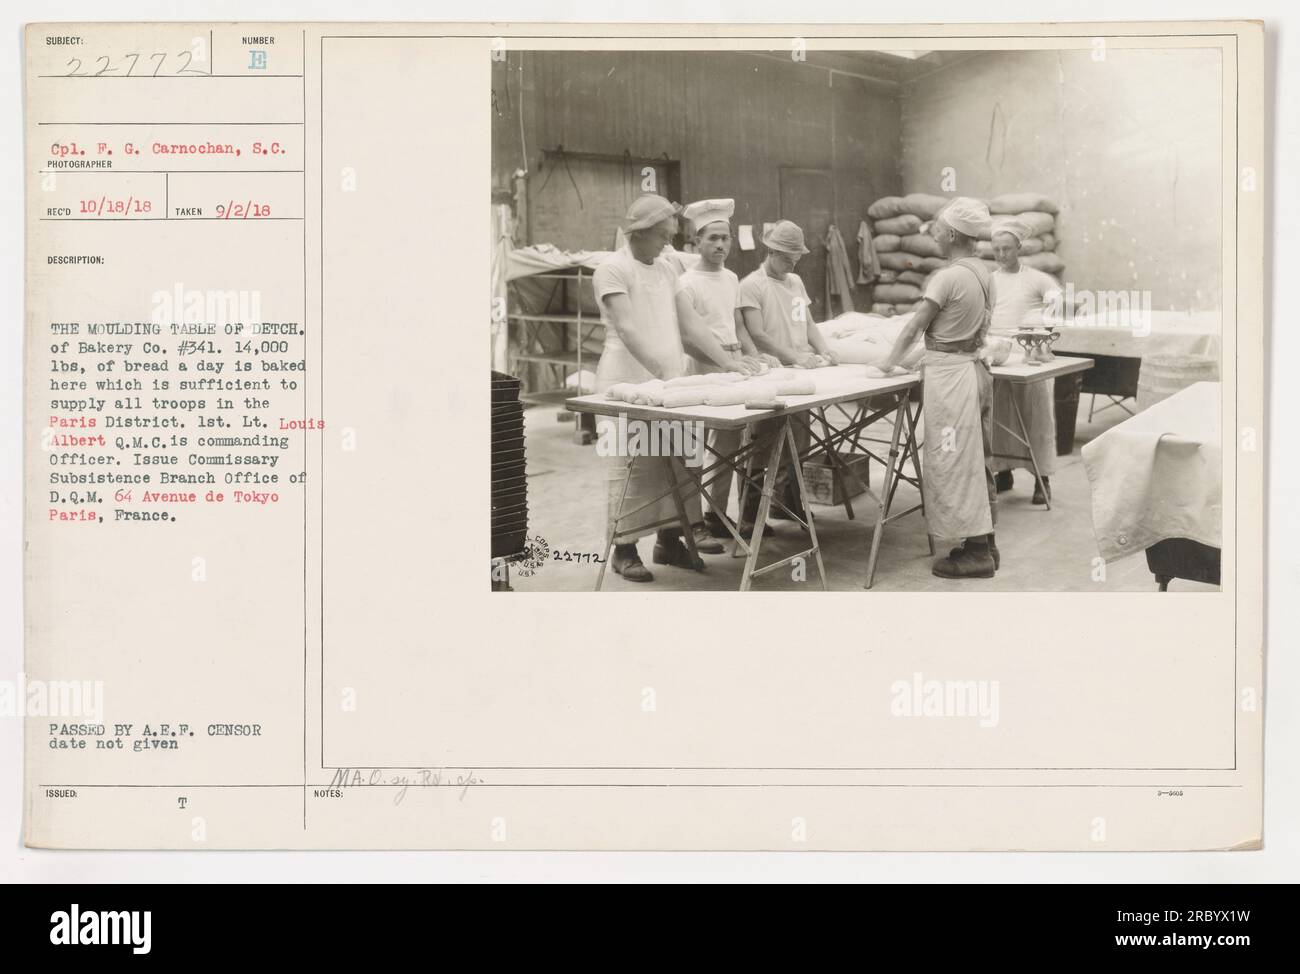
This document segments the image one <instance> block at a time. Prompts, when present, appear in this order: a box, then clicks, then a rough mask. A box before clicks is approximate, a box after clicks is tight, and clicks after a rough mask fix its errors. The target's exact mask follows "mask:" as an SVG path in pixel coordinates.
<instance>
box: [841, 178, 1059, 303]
mask: <svg viewBox="0 0 1300 974" xmlns="http://www.w3.org/2000/svg"><path fill="white" fill-rule="evenodd" d="M948 202H949V200H948V197H946V196H931V195H929V194H927V193H909V194H908V195H907V196H886V197H884V198H883V199H878V200H876V201H875V202H874V203H872V204H871V206H869V207H868V208H867V217H868V218H869V219H870V221H871V223H870V227H871V231H872V237H871V244H872V247H873V248H874V249H875V251H876V259H877V260H878V261H879V263H880V277H878V278H877V279H876V283H875V286H874V288H873V290H872V298H871V300H872V305H871V310H872V312H873V313H874V314H880V315H887V316H888V315H896V314H904V313H906V312H908V311H912V310H914V309H915V307H916V304H917V302H919V301H920V300H921V297H922V296H923V295H924V294H925V286H926V284H927V283H928V282H929V279H930V275H932V274H933V273H934V272H935V271H937V270H938V269H939V268H941V267H943V266H944V264H945V263H946V262H945V261H944V259H943V255H942V253H941V252H940V251H939V245H938V244H937V243H935V241H934V238H933V237H931V236H930V224H931V223H932V222H933V221H934V218H935V217H936V216H938V215H939V212H940V211H941V210H942V209H943V208H944V207H945V206H947V205H948ZM987 202H988V207H989V213H990V214H991V215H993V216H994V217H998V216H1015V217H1018V218H1019V219H1020V220H1021V221H1023V222H1024V223H1025V225H1026V226H1028V227H1029V228H1030V230H1031V231H1032V236H1030V237H1028V238H1026V240H1025V242H1024V243H1023V244H1021V247H1020V260H1021V263H1023V264H1024V265H1025V266H1027V267H1034V268H1037V269H1038V270H1040V271H1043V272H1045V273H1047V274H1052V275H1055V276H1057V277H1058V278H1059V277H1060V275H1061V273H1062V272H1063V271H1064V270H1065V264H1064V263H1062V262H1061V259H1060V258H1059V257H1058V256H1056V253H1055V250H1056V215H1057V213H1058V212H1060V211H1059V208H1058V207H1057V205H1056V204H1055V203H1054V202H1052V201H1051V200H1049V199H1048V198H1047V197H1046V196H1043V195H1042V194H1041V193H1005V194H1003V195H1002V196H995V197H993V198H992V199H990V200H988V201H987ZM975 255H976V256H977V257H979V258H980V259H982V260H984V261H985V262H986V263H987V264H988V267H989V270H993V269H994V268H995V267H996V266H997V264H996V263H995V262H994V260H993V244H992V243H991V242H990V241H988V240H980V241H979V243H978V244H977V245H976V249H975Z"/></svg>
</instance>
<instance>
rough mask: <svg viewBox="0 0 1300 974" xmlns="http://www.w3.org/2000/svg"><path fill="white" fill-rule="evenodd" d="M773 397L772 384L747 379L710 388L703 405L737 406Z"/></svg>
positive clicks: (774, 388) (773, 386)
mask: <svg viewBox="0 0 1300 974" xmlns="http://www.w3.org/2000/svg"><path fill="white" fill-rule="evenodd" d="M775 396H776V386H775V385H774V384H773V383H771V382H767V381H759V380H757V379H749V380H746V381H745V382H733V383H731V384H730V385H726V386H712V387H710V389H709V395H708V398H706V399H705V403H706V404H708V405H710V406H739V405H741V404H743V403H745V402H747V401H749V400H750V399H772V398H775Z"/></svg>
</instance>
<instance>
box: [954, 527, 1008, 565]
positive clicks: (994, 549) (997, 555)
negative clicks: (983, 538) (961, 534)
mask: <svg viewBox="0 0 1300 974" xmlns="http://www.w3.org/2000/svg"><path fill="white" fill-rule="evenodd" d="M988 541H989V554H990V555H992V556H993V570H994V571H997V570H998V569H999V568H1001V567H1002V552H1000V551H998V543H997V540H996V539H995V538H994V537H993V535H991V534H990V535H989V536H988ZM965 549H966V542H965V541H963V542H962V543H961V544H959V545H958V546H957V547H956V548H953V549H952V550H951V551H949V552H948V557H949V558H956V557H957V556H958V555H960V554H961V553H962V552H963V551H964V550H965Z"/></svg>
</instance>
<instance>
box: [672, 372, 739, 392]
mask: <svg viewBox="0 0 1300 974" xmlns="http://www.w3.org/2000/svg"><path fill="white" fill-rule="evenodd" d="M744 378H745V377H744V376H743V375H741V374H740V373H739V372H708V373H706V374H704V375H683V376H680V377H679V378H676V379H669V380H668V381H667V382H665V383H664V386H665V388H668V389H680V388H682V387H684V386H720V385H723V384H725V383H728V382H740V381H741V380H742V379H744Z"/></svg>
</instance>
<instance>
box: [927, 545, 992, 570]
mask: <svg viewBox="0 0 1300 974" xmlns="http://www.w3.org/2000/svg"><path fill="white" fill-rule="evenodd" d="M996 571H997V566H996V565H995V564H994V563H993V552H992V551H991V550H990V549H989V543H988V535H985V536H984V537H982V538H967V539H966V543H965V544H964V545H962V546H961V547H960V548H954V549H953V550H952V551H951V552H949V553H948V557H947V558H940V559H938V560H937V561H936V562H935V563H934V565H933V566H931V568H930V572H931V574H933V575H937V576H938V577H939V578H992V577H993V573H994V572H996Z"/></svg>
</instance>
